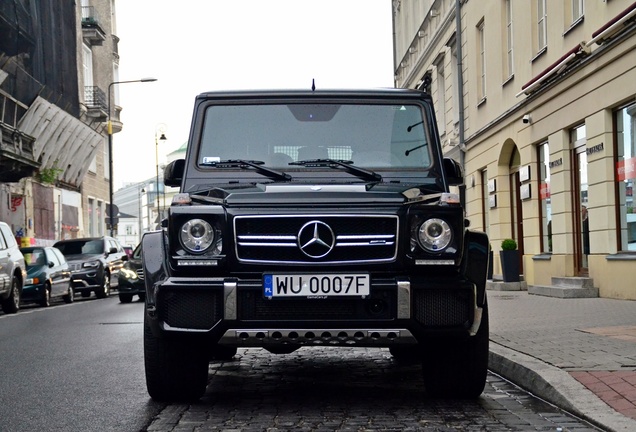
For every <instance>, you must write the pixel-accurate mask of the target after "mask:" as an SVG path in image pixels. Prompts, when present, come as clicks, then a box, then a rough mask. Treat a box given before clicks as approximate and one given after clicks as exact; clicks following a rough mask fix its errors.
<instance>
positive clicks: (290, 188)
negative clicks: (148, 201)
mask: <svg viewBox="0 0 636 432" xmlns="http://www.w3.org/2000/svg"><path fill="white" fill-rule="evenodd" d="M442 192H443V190H440V189H439V187H438V186H436V185H435V184H430V185H422V184H408V183H264V184H263V183H257V184H236V185H231V184H230V185H227V184H225V185H215V186H210V188H209V189H207V188H204V190H201V191H200V192H191V193H190V196H191V197H192V199H201V200H203V201H212V202H216V203H219V204H221V203H222V204H226V205H228V206H233V205H237V206H241V205H259V204H263V205H276V204H278V205H285V204H294V203H296V204H298V203H303V204H306V203H313V204H328V203H336V204H342V203H348V204H354V205H355V204H369V203H375V204H387V205H399V204H404V203H406V202H408V201H411V200H413V199H416V198H419V199H418V200H421V198H424V197H427V196H430V197H436V198H438V197H439V194H441V193H442Z"/></svg>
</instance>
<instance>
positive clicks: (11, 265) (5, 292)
mask: <svg viewBox="0 0 636 432" xmlns="http://www.w3.org/2000/svg"><path fill="white" fill-rule="evenodd" d="M25 278H26V266H25V264H24V256H23V255H22V252H20V249H19V248H18V243H17V242H16V240H15V237H14V236H13V233H12V232H11V228H9V225H7V224H6V223H4V222H0V305H1V306H2V310H3V311H4V313H16V312H17V311H18V309H20V295H21V294H22V287H23V284H24V279H25Z"/></svg>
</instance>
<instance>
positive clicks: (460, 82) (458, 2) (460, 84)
mask: <svg viewBox="0 0 636 432" xmlns="http://www.w3.org/2000/svg"><path fill="white" fill-rule="evenodd" d="M461 12H462V0H455V27H456V29H455V35H456V36H455V40H456V43H457V50H456V51H457V93H458V97H457V110H458V111H459V124H458V128H459V130H458V138H459V143H458V145H459V163H460V165H461V166H462V169H463V170H464V174H465V173H466V170H465V166H464V165H465V161H464V152H465V150H466V144H465V143H464V74H463V70H462V13H461ZM459 201H460V202H461V204H462V207H463V208H464V212H465V211H466V181H465V180H464V183H463V184H461V185H460V186H459Z"/></svg>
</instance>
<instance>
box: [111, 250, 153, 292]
mask: <svg viewBox="0 0 636 432" xmlns="http://www.w3.org/2000/svg"><path fill="white" fill-rule="evenodd" d="M117 280H118V284H117V291H118V294H119V298H120V300H122V302H124V303H126V302H130V301H131V300H132V296H134V295H137V296H139V298H140V299H144V297H145V294H146V284H145V281H144V272H143V268H142V266H141V244H140V245H138V246H137V247H136V248H135V249H134V250H133V251H132V253H131V254H130V255H129V258H128V261H126V262H124V265H123V267H122V268H121V270H120V271H119V273H118V275H117Z"/></svg>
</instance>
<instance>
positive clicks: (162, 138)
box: [155, 124, 168, 223]
mask: <svg viewBox="0 0 636 432" xmlns="http://www.w3.org/2000/svg"><path fill="white" fill-rule="evenodd" d="M165 132H166V125H164V124H159V125H157V127H156V129H155V161H156V168H157V219H158V220H159V223H161V210H160V208H159V141H161V142H162V143H165V142H166V141H167V140H168V138H166V134H165ZM159 134H161V135H160V136H159Z"/></svg>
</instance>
